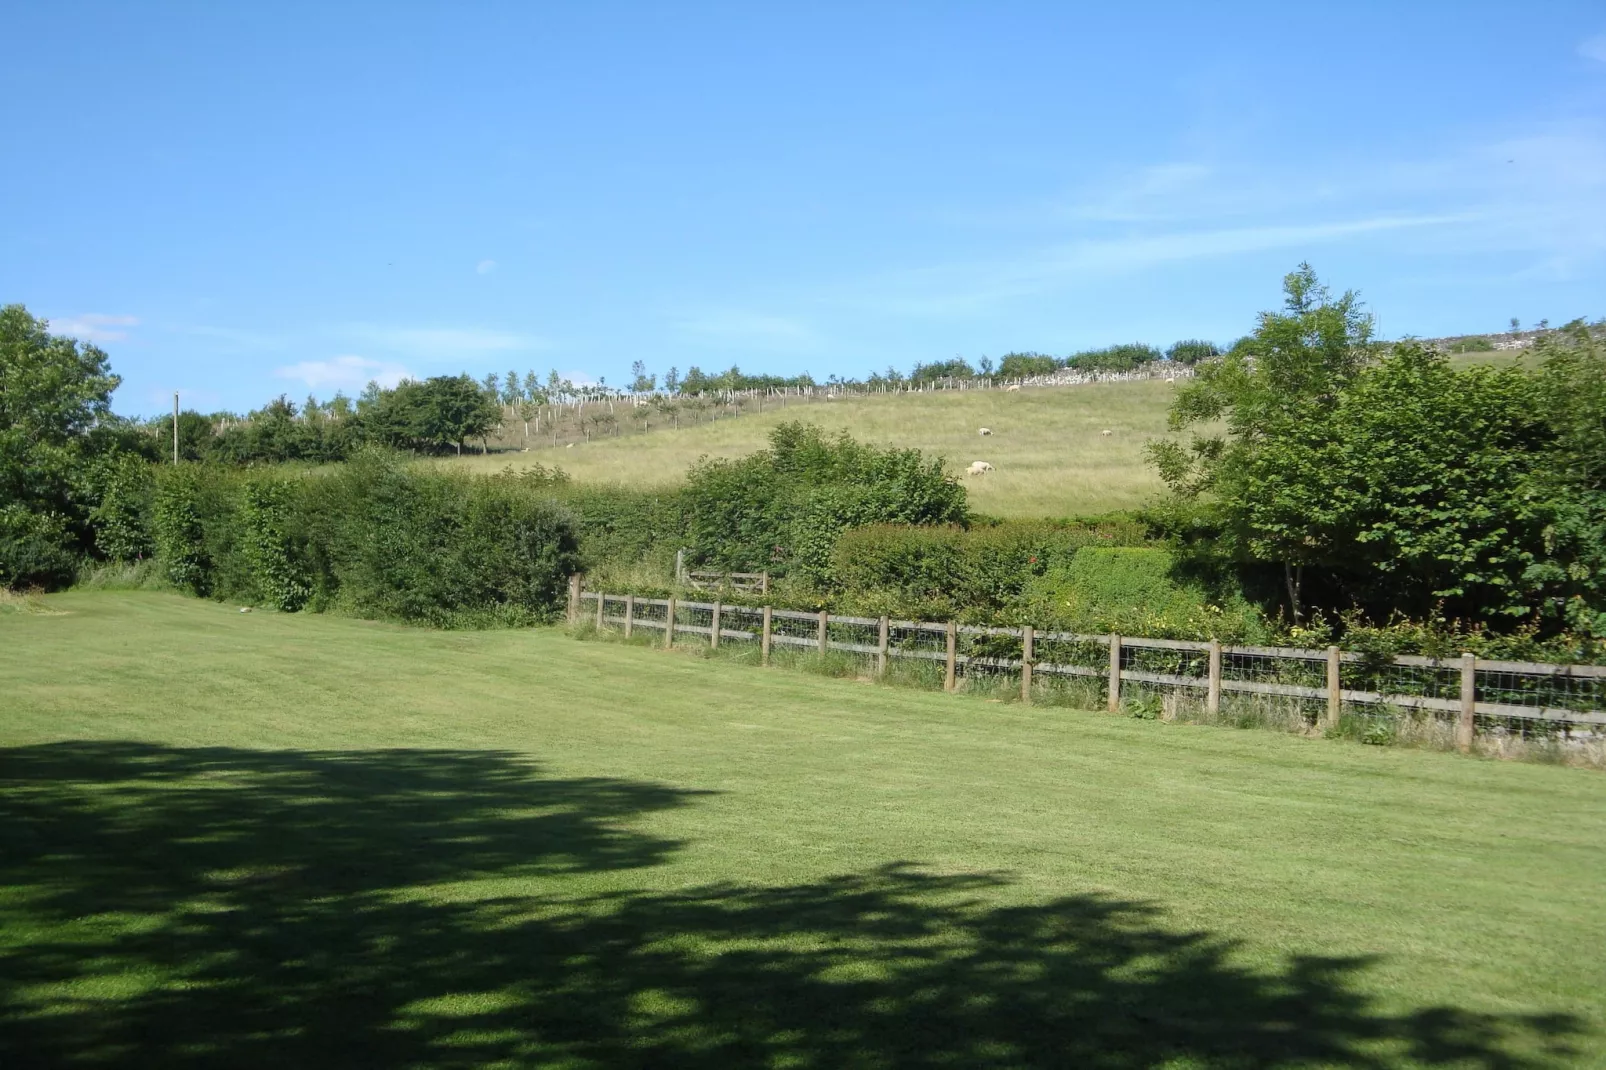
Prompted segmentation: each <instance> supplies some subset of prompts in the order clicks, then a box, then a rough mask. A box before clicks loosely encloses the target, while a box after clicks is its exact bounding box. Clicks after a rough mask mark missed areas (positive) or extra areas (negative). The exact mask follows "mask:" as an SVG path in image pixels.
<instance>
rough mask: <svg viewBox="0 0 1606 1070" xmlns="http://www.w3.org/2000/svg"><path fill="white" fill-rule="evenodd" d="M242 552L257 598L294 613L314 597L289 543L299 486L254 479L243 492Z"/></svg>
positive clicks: (267, 479) (276, 607)
mask: <svg viewBox="0 0 1606 1070" xmlns="http://www.w3.org/2000/svg"><path fill="white" fill-rule="evenodd" d="M240 496H241V509H240V535H241V538H240V550H241V553H242V555H243V556H244V558H245V561H246V564H247V566H248V567H249V568H250V570H251V575H252V579H253V580H255V586H256V593H257V595H258V596H259V597H260V598H261V599H262V600H263V601H265V602H267V603H268V604H269V605H271V606H273V607H274V608H275V609H280V610H283V611H285V612H287V613H293V612H295V611H296V610H298V609H300V608H301V607H302V606H303V605H304V604H305V603H306V601H307V596H308V595H309V594H311V593H312V589H311V586H310V585H309V584H308V582H307V580H306V577H305V575H304V573H303V570H302V568H301V567H300V564H299V562H298V561H296V559H295V554H294V551H293V548H292V545H291V541H290V534H289V532H290V527H291V522H290V516H291V512H292V510H293V509H294V507H295V504H296V500H295V499H296V485H295V483H293V482H292V481H290V480H287V479H273V478H265V479H252V480H248V481H246V482H245V483H243V484H242V486H241V488H240Z"/></svg>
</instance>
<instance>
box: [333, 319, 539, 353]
mask: <svg viewBox="0 0 1606 1070" xmlns="http://www.w3.org/2000/svg"><path fill="white" fill-rule="evenodd" d="M338 333H340V334H341V335H343V336H344V337H346V338H349V339H352V340H353V341H355V342H358V343H360V344H362V345H363V346H364V347H366V348H372V349H382V350H387V351H389V352H392V353H400V354H404V355H406V356H410V357H415V358H419V359H425V360H443V361H450V360H453V359H457V358H462V357H478V356H485V355H488V354H492V353H520V352H531V351H534V350H539V349H546V348H549V346H550V343H549V342H548V341H547V340H546V339H544V338H541V337H538V336H536V335H530V334H520V333H517V332H515V331H502V330H494V329H491V328H486V327H379V326H374V325H372V324H361V323H359V324H353V325H351V326H349V327H346V328H343V329H342V330H341V331H339V332H338Z"/></svg>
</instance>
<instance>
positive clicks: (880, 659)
mask: <svg viewBox="0 0 1606 1070" xmlns="http://www.w3.org/2000/svg"><path fill="white" fill-rule="evenodd" d="M891 636H892V625H891V622H890V621H888V620H887V618H886V617H882V618H881V626H880V628H879V629H877V631H876V640H875V647H876V651H875V674H876V675H877V676H885V675H887V651H888V649H890V647H891Z"/></svg>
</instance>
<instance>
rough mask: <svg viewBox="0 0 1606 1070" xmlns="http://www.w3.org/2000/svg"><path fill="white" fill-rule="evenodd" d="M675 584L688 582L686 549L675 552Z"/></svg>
mask: <svg viewBox="0 0 1606 1070" xmlns="http://www.w3.org/2000/svg"><path fill="white" fill-rule="evenodd" d="M675 582H676V583H685V582H686V551H685V550H684V549H681V550H676V551H675Z"/></svg>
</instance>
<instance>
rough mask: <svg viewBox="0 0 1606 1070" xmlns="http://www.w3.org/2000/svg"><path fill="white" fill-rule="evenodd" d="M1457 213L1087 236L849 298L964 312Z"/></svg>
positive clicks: (878, 285)
mask: <svg viewBox="0 0 1606 1070" xmlns="http://www.w3.org/2000/svg"><path fill="white" fill-rule="evenodd" d="M1465 218H1466V217H1463V216H1455V215H1389V216H1376V217H1372V218H1360V219H1348V220H1338V221H1333V222H1323V223H1302V224H1284V225H1267V226H1251V227H1234V228H1222V229H1211V230H1194V231H1166V232H1161V233H1155V234H1145V235H1134V236H1130V237H1121V238H1108V239H1084V240H1081V241H1074V242H1068V243H1064V244H1061V245H1057V246H1052V247H1048V248H1044V249H1037V250H1030V251H1027V252H1024V253H1021V254H1019V255H1017V256H1013V257H1001V258H997V259H993V260H988V261H982V262H967V263H954V264H946V265H939V266H935V267H929V268H920V269H915V270H912V271H905V272H900V273H897V274H893V275H887V276H883V277H882V278H880V279H878V280H872V281H871V282H870V283H868V284H867V285H864V286H861V287H856V288H855V291H854V292H853V293H852V294H851V295H847V296H845V298H844V303H848V304H856V305H864V306H866V307H873V308H875V309H877V310H880V311H885V312H892V313H898V314H903V315H916V316H928V315H955V314H967V313H972V312H975V311H978V310H979V309H982V308H985V307H989V306H992V305H995V304H997V303H999V302H1001V301H1005V300H1008V299H1011V298H1017V297H1026V296H1030V295H1033V294H1040V293H1044V292H1047V291H1051V290H1054V289H1058V288H1061V287H1066V286H1070V285H1072V284H1074V283H1076V282H1079V281H1083V280H1086V279H1091V278H1102V277H1106V276H1108V275H1111V274H1114V273H1132V272H1139V271H1142V270H1144V269H1146V268H1151V267H1158V266H1160V265H1163V264H1169V263H1176V262H1179V261H1186V260H1211V259H1218V258H1223V257H1229V256H1236V255H1241V254H1244V253H1254V252H1265V251H1269V250H1274V249H1297V250H1304V249H1307V248H1310V247H1311V246H1313V245H1317V244H1322V243H1329V242H1338V241H1344V240H1349V239H1354V238H1358V237H1361V236H1363V235H1368V234H1377V233H1381V232H1385V231H1395V230H1404V229H1408V228H1426V227H1435V226H1443V225H1446V224H1451V223H1457V222H1461V221H1463V220H1464V219H1465Z"/></svg>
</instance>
